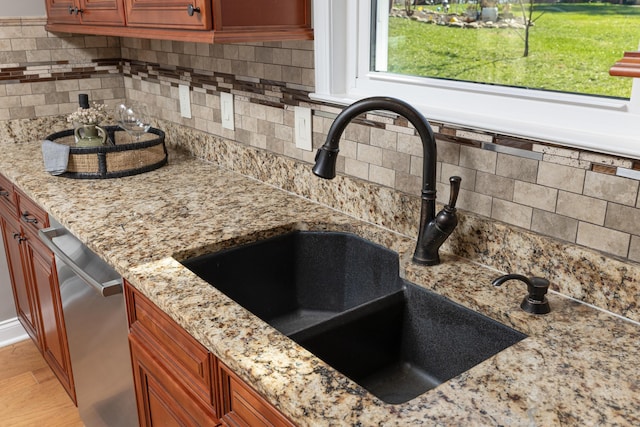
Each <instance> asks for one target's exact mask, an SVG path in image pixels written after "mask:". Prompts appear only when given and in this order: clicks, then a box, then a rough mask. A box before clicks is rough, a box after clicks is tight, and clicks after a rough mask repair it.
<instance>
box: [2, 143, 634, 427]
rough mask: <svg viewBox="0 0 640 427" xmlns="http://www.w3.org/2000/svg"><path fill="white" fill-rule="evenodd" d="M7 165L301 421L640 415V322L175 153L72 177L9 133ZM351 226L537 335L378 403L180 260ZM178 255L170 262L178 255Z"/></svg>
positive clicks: (405, 266) (424, 274)
mask: <svg viewBox="0 0 640 427" xmlns="http://www.w3.org/2000/svg"><path fill="white" fill-rule="evenodd" d="M0 150H1V152H2V156H1V157H0V172H1V173H3V174H4V175H5V176H6V177H8V178H9V179H10V180H12V181H13V182H14V183H15V184H16V185H17V186H18V187H19V188H20V189H21V190H22V191H24V192H25V193H26V194H27V195H28V196H30V197H31V198H33V199H34V200H35V201H36V202H37V203H39V204H40V205H41V206H42V207H44V208H45V209H46V210H47V211H48V212H49V213H50V214H51V215H52V216H53V217H55V218H56V219H57V220H59V221H60V222H62V223H63V224H64V225H65V226H66V227H67V228H69V229H70V230H71V232H72V233H74V234H75V235H76V236H77V237H78V238H79V239H80V240H82V241H83V242H84V243H85V244H87V245H88V246H89V247H90V248H92V249H93V250H94V251H95V252H96V253H97V254H99V255H100V256H102V257H103V258H104V259H105V260H107V261H108V262H109V263H110V264H112V265H113V266H114V267H115V268H116V269H117V270H118V271H119V272H120V273H121V274H122V275H123V276H124V277H125V278H127V280H129V281H130V282H131V283H132V285H134V286H135V287H136V288H138V289H139V290H141V291H142V292H143V293H144V294H145V295H147V296H148V297H149V298H150V299H151V300H152V301H154V302H155V303H156V304H157V305H158V306H159V307H160V308H161V309H162V310H164V311H165V312H166V313H168V314H169V315H170V316H171V317H172V318H173V319H175V320H176V321H177V322H178V323H179V324H180V325H182V326H183V327H184V328H185V329H186V330H187V331H188V332H189V333H191V334H192V335H193V336H194V337H195V338H196V339H198V340H199V341H200V342H201V343H202V344H203V345H204V346H205V347H207V348H208V349H209V350H210V351H212V352H213V353H214V354H215V355H216V356H218V357H219V358H220V359H221V360H222V361H223V362H224V363H225V364H227V365H228V366H229V367H230V368H232V369H233V370H234V371H235V372H236V373H237V374H238V375H239V376H241V377H242V378H244V379H245V380H246V381H248V382H249V383H250V384H252V385H253V387H254V388H255V389H256V390H258V391H259V392H260V393H261V394H263V395H264V396H265V397H266V398H267V399H268V400H269V401H271V402H272V403H273V404H274V405H275V406H276V407H278V408H279V409H280V410H281V411H282V412H283V413H284V414H286V415H287V416H288V417H289V418H290V419H291V420H293V421H294V422H296V423H297V424H299V425H301V426H320V425H354V426H356V425H362V426H370V425H385V426H387V425H402V426H406V425H465V426H467V425H509V426H518V425H522V426H525V425H526V426H532V425H540V426H551V425H576V426H578V425H579V426H585V425H640V379H639V377H638V367H637V363H638V361H639V360H640V326H639V325H638V324H636V323H633V322H630V321H627V320H625V319H623V318H620V317H616V316H613V315H611V314H608V313H606V312H603V311H600V310H597V309H595V308H593V307H590V306H587V305H584V304H581V303H578V302H576V301H574V300H571V299H568V298H565V297H563V296H562V295H559V294H556V293H551V294H550V295H549V300H550V303H551V307H552V312H551V313H550V314H548V315H545V316H534V315H530V314H527V313H524V312H523V311H522V310H520V308H519V304H520V301H521V299H522V297H523V296H524V292H525V289H524V287H523V286H520V284H518V285H516V284H515V283H514V284H513V285H511V284H509V285H504V286H502V287H500V288H494V287H493V286H491V284H490V283H491V280H492V279H493V278H495V277H496V276H497V275H499V274H500V272H496V271H494V270H491V269H487V268H485V267H482V266H479V265H477V264H474V263H471V262H468V261H466V260H464V259H460V258H455V257H453V256H449V255H446V254H445V255H444V256H443V263H442V264H441V265H439V266H436V267H418V266H416V265H413V264H411V262H409V260H410V256H411V252H412V250H413V245H414V240H413V239H412V238H408V237H406V236H402V235H400V234H397V233H394V232H391V231H389V230H386V229H383V228H379V227H376V226H374V225H371V224H368V223H364V222H361V221H359V220H357V219H354V218H352V217H349V216H347V215H344V214H341V213H339V212H337V211H335V210H332V209H329V208H327V207H324V206H322V205H319V204H317V203H313V202H310V201H308V200H306V199H303V198H301V197H298V196H296V195H293V194H290V193H287V192H284V191H282V190H280V189H277V188H274V187H271V186H268V185H265V184H263V183H261V182H259V181H256V180H254V179H250V178H247V177H245V176H242V175H239V174H237V173H233V172H230V171H227V170H224V169H221V168H219V167H218V166H216V165H213V164H209V163H206V162H203V161H200V160H197V159H195V158H192V157H189V156H187V155H185V154H182V153H178V152H174V151H171V152H170V157H169V164H168V165H167V166H165V167H163V168H161V169H158V170H156V171H153V172H149V173H146V174H142V175H137V176H132V177H126V178H119V179H108V180H72V179H67V178H61V177H54V176H50V175H48V174H47V173H45V172H44V169H43V166H42V156H41V154H40V144H39V142H29V143H18V144H16V143H12V142H10V141H7V140H4V141H3V140H2V137H0ZM296 229H314V230H325V229H330V230H345V231H351V232H354V233H355V234H358V235H361V236H363V237H365V238H367V239H370V240H373V241H375V242H377V243H380V244H383V245H385V246H387V247H389V248H391V249H393V250H394V251H397V252H398V253H399V256H400V257H401V274H402V275H403V276H404V277H405V278H406V279H408V280H410V281H412V282H414V283H417V284H419V285H421V286H425V287H427V288H430V289H433V290H435V291H436V292H438V293H440V294H442V295H445V296H447V297H448V298H450V299H452V300H454V301H456V302H459V303H460V304H462V305H465V306H467V307H469V308H471V309H474V310H477V311H480V312H482V313H484V314H486V315H488V316H489V317H492V318H494V319H496V320H498V321H500V322H502V323H505V324H507V325H509V326H511V327H513V328H515V329H517V330H520V331H522V332H524V333H525V334H527V335H528V336H529V337H528V338H526V339H524V340H523V341H521V342H519V343H517V344H515V345H514V346H512V347H509V348H508V349H506V350H504V351H502V352H501V353H499V354H497V355H496V356H494V357H492V358H490V359H488V360H486V361H485V362H483V363H481V364H479V365H477V366H476V367H474V368H472V369H471V370H469V371H467V372H465V373H463V374H462V375H459V376H458V377H456V378H454V379H452V380H450V381H448V382H446V383H444V384H442V385H441V386H439V387H437V388H436V389H434V390H432V391H429V392H427V393H424V394H423V395H421V396H419V397H417V398H415V399H413V400H411V401H409V402H407V403H405V404H399V405H390V404H386V403H384V402H381V401H380V400H378V399H376V398H375V397H373V396H372V395H370V394H368V393H367V392H365V391H364V390H363V389H361V388H360V387H359V386H357V385H356V384H354V383H353V382H352V381H350V380H349V379H347V378H346V377H344V376H343V375H341V374H339V373H337V372H336V371H334V370H333V369H331V368H328V367H327V366H326V365H325V364H324V363H323V362H321V361H320V360H318V359H317V358H315V357H314V356H312V355H311V354H310V353H308V352H307V351H306V350H304V349H303V348H301V347H300V346H298V345H297V344H296V343H294V342H293V341H291V340H290V339H288V338H286V337H284V336H283V335H281V334H280V333H279V332H277V331H276V330H275V329H273V328H271V327H270V326H268V325H266V324H265V323H264V322H262V321H261V320H259V319H258V318H257V317H255V316H253V315H251V314H250V313H248V312H247V311H246V310H244V309H243V308H242V307H240V306H239V305H237V304H236V303H234V302H233V301H231V300H230V299H228V298H227V297H226V296H224V295H223V294H221V293H220V292H218V291H217V290H216V289H214V288H213V287H211V286H210V285H208V284H207V283H205V282H204V281H202V280H201V279H199V278H198V277H196V276H195V275H194V274H193V273H191V272H190V271H188V270H187V269H186V268H184V267H183V266H182V265H181V264H180V263H179V262H178V261H176V259H175V258H178V259H183V258H187V257H189V256H193V255H198V254H202V253H206V252H210V251H214V250H218V249H221V248H224V247H228V246H231V245H235V244H238V243H241V242H246V241H251V240H257V239H260V238H263V237H267V236H272V235H276V234H280V233H283V232H285V231H287V230H296ZM174 257H175V258H174Z"/></svg>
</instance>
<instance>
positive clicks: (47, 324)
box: [24, 236, 76, 402]
mask: <svg viewBox="0 0 640 427" xmlns="http://www.w3.org/2000/svg"><path fill="white" fill-rule="evenodd" d="M34 238H36V237H35V236H29V237H27V240H26V241H25V247H24V250H25V252H26V254H27V259H29V260H30V262H31V264H30V265H29V269H30V274H31V277H32V278H33V284H34V286H35V290H36V292H37V295H38V305H39V308H40V311H39V316H40V325H41V331H40V345H41V350H42V356H43V357H44V359H45V360H46V361H47V363H48V364H49V367H51V370H52V371H53V372H54V373H55V374H56V376H57V377H58V380H60V383H61V384H62V386H63V387H64V388H65V390H66V391H67V393H68V394H69V396H71V398H72V399H73V401H74V402H75V401H76V392H75V387H74V384H73V374H72V371H71V357H70V355H69V345H68V342H67V330H66V327H65V323H64V315H63V313H62V300H61V298H60V285H59V284H58V277H57V273H56V266H55V260H54V255H53V253H52V252H51V251H49V249H47V248H46V247H45V246H44V245H43V244H42V243H40V241H39V240H37V241H34V240H33V239H34Z"/></svg>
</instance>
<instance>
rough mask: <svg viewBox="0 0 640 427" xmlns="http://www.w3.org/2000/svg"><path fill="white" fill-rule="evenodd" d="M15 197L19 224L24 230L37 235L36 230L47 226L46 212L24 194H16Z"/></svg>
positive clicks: (47, 217)
mask: <svg viewBox="0 0 640 427" xmlns="http://www.w3.org/2000/svg"><path fill="white" fill-rule="evenodd" d="M16 196H17V197H16V198H17V201H18V212H19V215H20V223H21V224H22V226H23V227H24V228H25V229H26V230H30V231H32V232H33V233H34V234H35V235H37V234H38V230H40V229H41V228H46V227H48V226H49V216H48V215H47V212H45V211H44V210H43V209H42V208H41V207H40V206H38V205H37V204H35V203H34V202H33V201H31V199H29V198H28V197H27V196H25V195H24V194H21V193H20V192H16Z"/></svg>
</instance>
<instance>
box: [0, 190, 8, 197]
mask: <svg viewBox="0 0 640 427" xmlns="http://www.w3.org/2000/svg"><path fill="white" fill-rule="evenodd" d="M0 196H3V197H9V192H8V191H6V190H0Z"/></svg>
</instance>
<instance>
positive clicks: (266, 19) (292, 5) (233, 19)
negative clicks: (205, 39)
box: [213, 0, 313, 42]
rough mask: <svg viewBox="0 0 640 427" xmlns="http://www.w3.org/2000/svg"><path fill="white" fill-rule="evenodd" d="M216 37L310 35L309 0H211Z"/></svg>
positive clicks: (234, 39) (219, 39) (244, 39)
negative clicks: (212, 0) (212, 1)
mask: <svg viewBox="0 0 640 427" xmlns="http://www.w3.org/2000/svg"><path fill="white" fill-rule="evenodd" d="M214 4H215V6H214V12H213V23H214V24H213V25H214V29H215V30H216V34H215V39H216V41H225V42H227V41H228V42H236V41H249V40H255V39H258V40H292V39H311V38H313V35H312V30H311V2H310V1H309V0H259V1H258V0H248V1H237V0H214Z"/></svg>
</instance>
